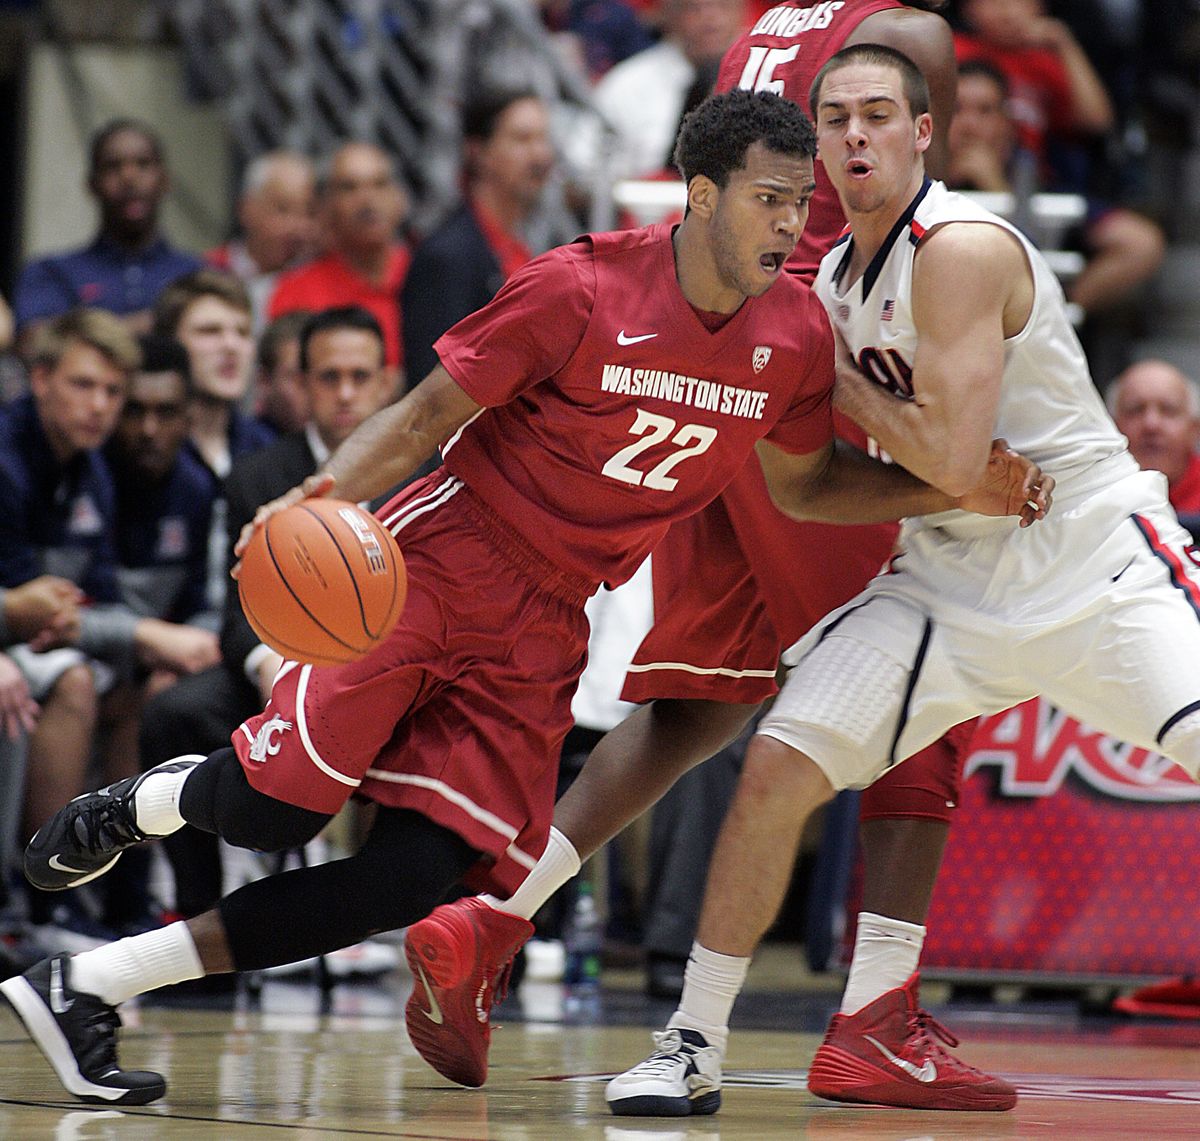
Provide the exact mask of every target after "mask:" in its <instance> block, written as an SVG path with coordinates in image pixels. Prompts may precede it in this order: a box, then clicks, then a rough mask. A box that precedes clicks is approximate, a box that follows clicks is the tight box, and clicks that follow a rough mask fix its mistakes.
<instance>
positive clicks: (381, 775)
mask: <svg viewBox="0 0 1200 1141" xmlns="http://www.w3.org/2000/svg"><path fill="white" fill-rule="evenodd" d="M367 776H369V777H374V779H375V780H381V781H387V782H388V783H390V784H411V785H414V786H415V787H417V788H426V789H429V791H430V792H436V793H437V794H438V796H440V797H442V798H443V799H445V800H448V801H449V802H450V803H451V804H453V805H454V806H455V808H460V809H462V811H463V812H465V813H466V814H467V815H468V816H470V817H471V819H472V820H477V821H478V822H479V823H480V824H482V825H483V826H484V827H485V828H490V829H491V830H492V831H493V832H495V833H497V834H498V835H500V836H503V837H504V838H505V839H506V840H508V841H509V845H508V855H509V856H510V857H511V858H512V859H513V860H515V861H516V862H517V863H518V864H520V865H521V866H522V867H525V868H532V867H533V866H534V864H536V863H537V858H536V857H534V856H531V855H530V854H529V853H528V852H525V851H522V849H520V848H518V847H517V846H516V844H514V843H513V842H512V841H514V840H516V838H517V836H518V832H517V829H516V828H514V827H513V826H512V825H511V824H508V823H506V822H505V821H503V820H501V819H500V817H499V816H497V815H496V814H495V813H494V812H489V811H488V810H487V809H486V808H481V807H480V806H479V805H478V804H476V803H475V802H474V801H473V800H472V799H471V798H470V797H468V796H464V795H463V794H462V793H461V792H459V791H458V790H457V789H455V788H451V787H450V786H449V785H448V784H446V783H445V782H444V781H440V780H434V779H433V777H426V776H420V775H419V774H418V773H394V772H389V771H388V770H386V769H367Z"/></svg>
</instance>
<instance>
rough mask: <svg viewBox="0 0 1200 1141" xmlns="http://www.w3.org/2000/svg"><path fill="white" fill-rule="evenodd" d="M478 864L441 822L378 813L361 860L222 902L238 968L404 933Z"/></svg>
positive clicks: (250, 887)
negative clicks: (399, 931) (382, 934)
mask: <svg viewBox="0 0 1200 1141" xmlns="http://www.w3.org/2000/svg"><path fill="white" fill-rule="evenodd" d="M478 859H479V853H478V852H477V851H475V850H474V849H473V848H471V847H470V846H469V845H468V844H467V843H466V841H465V840H463V839H462V838H461V837H460V836H457V835H456V834H455V833H453V832H451V831H450V830H449V829H447V828H443V827H442V826H441V825H440V824H435V823H433V821H431V820H429V819H428V818H426V817H424V816H421V815H420V814H419V813H416V812H409V811H407V810H403V809H398V808H383V807H381V808H380V809H379V811H378V813H377V815H376V817H375V823H374V825H373V826H372V828H371V832H370V834H369V835H368V837H367V840H366V843H365V844H363V846H362V848H361V849H360V850H359V852H358V853H357V855H354V856H350V857H349V858H347V859H344V860H334V861H332V862H331V863H328V864H318V865H316V866H315V867H308V868H298V869H296V870H294V871H289V872H282V873H280V874H279V875H274V876H267V877H266V878H265V879H261V880H257V881H256V882H254V883H250V884H247V885H246V886H245V887H243V888H239V889H238V890H237V891H235V892H233V893H232V894H231V895H228V896H226V897H225V898H224V899H223V900H221V902H220V903H219V904H218V905H217V909H218V911H219V912H220V915H221V920H222V923H223V925H224V927H225V932H226V935H227V937H228V940H229V949H230V951H231V953H232V955H233V963H234V967H235V968H236V969H237V970H239V971H248V970H261V969H263V968H265V967H273V966H278V965H279V964H280V963H291V962H295V961H296V960H297V959H306V958H309V957H310V956H312V955H322V954H328V953H329V952H330V951H336V950H337V949H338V948H340V947H348V946H350V945H352V944H354V943H359V942H361V941H362V940H363V939H366V938H367V937H368V936H370V935H375V934H378V933H379V932H380V931H392V930H395V929H397V928H400V927H407V926H408V925H409V924H410V923H415V922H416V921H417V920H418V919H421V918H423V917H424V916H426V915H428V914H429V912H430V911H432V910H433V909H434V908H435V907H436V906H437V905H438V904H439V903H440V902H441V901H442V900H443V898H444V897H445V896H446V894H447V892H448V891H449V889H450V888H451V887H452V886H453V885H454V883H455V882H456V881H457V880H459V879H460V878H461V877H462V875H463V874H464V873H465V872H466V871H467V869H468V868H470V867H471V865H472V864H474V863H475V861H476V860H478Z"/></svg>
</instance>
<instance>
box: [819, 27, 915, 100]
mask: <svg viewBox="0 0 1200 1141" xmlns="http://www.w3.org/2000/svg"><path fill="white" fill-rule="evenodd" d="M852 64H874V65H876V66H879V67H890V68H893V69H894V70H896V71H898V72H899V73H900V81H901V85H902V86H903V88H904V98H905V99H906V100H907V102H908V109H909V110H910V111H911V112H912V117H913V118H914V119H915V118H916V117H917V116H918V115H928V114H929V84H928V83H926V82H925V76H923V75H922V74H921V69H920V68H919V67H917V65H916V64H915V63H913V61H912V60H911V59H909V58H908V56H906V55H905V54H904V53H903V52H898V51H896V49H895V48H889V47H885V46H884V45H883V44H852V45H851V46H850V47H848V48H842V50H841V51H840V52H837V53H836V54H835V55H831V56H830V57H829V58H828V59H827V60H826V61H825V64H824V66H823V67H822V68H821V70H820V71H818V72H817V75H816V78H815V79H814V80H813V81H812V87H810V88H809V90H808V105H809V107H810V108H811V109H812V113H813V115H814V116H815V115H816V114H817V110H818V107H819V106H820V102H821V85H822V84H823V83H824V82H825V76H827V75H828V74H829V73H830V72H831V71H838V70H839V69H840V68H843V67H849V66H851V65H852Z"/></svg>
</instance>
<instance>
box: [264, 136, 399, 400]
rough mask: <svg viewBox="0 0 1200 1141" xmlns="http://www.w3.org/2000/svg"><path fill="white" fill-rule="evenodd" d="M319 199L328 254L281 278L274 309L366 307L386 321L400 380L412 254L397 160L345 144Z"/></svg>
mask: <svg viewBox="0 0 1200 1141" xmlns="http://www.w3.org/2000/svg"><path fill="white" fill-rule="evenodd" d="M317 203H318V219H319V221H320V225H321V233H322V237H323V239H324V242H325V248H326V252H325V254H324V255H323V256H322V257H319V258H317V259H316V260H315V261H312V262H309V264H308V265H305V266H301V267H300V268H299V269H294V270H292V271H291V272H289V273H286V274H284V275H283V276H282V277H281V278H280V279H279V283H278V285H277V286H276V287H275V292H274V294H273V295H272V297H271V301H270V304H269V306H268V310H267V311H268V314H269V316H271V317H278V316H280V315H281V314H283V313H288V312H290V311H291V310H293V309H308V310H311V311H313V312H318V311H319V310H322V309H329V308H331V307H333V306H341V305H361V306H362V307H363V308H364V309H366V310H367V311H368V312H370V313H373V314H374V315H375V319H376V320H377V321H378V322H379V324H380V325H381V326H382V328H383V332H384V337H385V339H386V344H387V363H388V366H389V367H390V368H392V369H395V370H396V376H397V379H399V377H400V376H401V375H402V373H401V370H402V369H403V364H404V362H403V355H402V348H401V334H400V327H401V326H400V290H401V288H402V287H403V285H404V276H405V274H406V273H407V272H408V263H409V251H408V247H407V246H406V245H405V244H404V243H403V242H402V241H400V240H399V238H398V231H399V228H400V224H401V223H402V222H403V221H404V217H405V215H406V214H407V213H408V197H407V195H406V194H405V192H404V188H403V187H402V186H401V185H400V181H399V179H398V178H397V177H396V171H395V168H394V166H393V164H392V160H391V159H390V158H389V157H388V155H387V154H385V153H384V152H383V151H382V150H381V149H380V148H379V147H377V146H374V145H373V144H371V143H346V144H345V145H344V146H342V147H339V148H338V149H337V150H336V151H335V152H334V153H333V155H332V156H331V157H330V158H329V160H328V163H327V165H325V166H324V167H323V169H322V170H321V171H320V173H319V177H318V185H317ZM418 379H419V378H418Z"/></svg>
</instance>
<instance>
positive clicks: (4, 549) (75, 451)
mask: <svg viewBox="0 0 1200 1141" xmlns="http://www.w3.org/2000/svg"><path fill="white" fill-rule="evenodd" d="M137 364H138V348H137V344H136V342H135V341H134V339H133V337H132V336H131V334H130V333H129V331H128V330H127V328H126V327H125V326H124V325H123V324H122V323H121V321H119V320H118V319H117V318H116V317H114V316H113V315H112V314H109V313H105V312H103V311H99V310H75V311H73V312H71V313H68V314H65V315H63V316H62V317H59V318H56V319H54V320H53V321H51V322H49V323H48V324H47V325H46V326H45V327H44V328H43V329H42V330H41V331H40V333H39V335H38V340H37V342H36V343H35V346H34V355H33V360H32V365H31V371H30V390H31V391H30V394H29V395H28V396H27V397H24V398H22V399H20V400H18V401H16V402H15V403H14V404H12V405H10V406H9V407H7V408H5V409H4V410H3V411H2V412H0V585H3V586H4V587H6V588H10V589H11V588H13V587H19V586H21V585H22V584H24V583H27V582H29V581H30V580H31V579H34V578H36V577H38V576H39V575H43V574H55V575H59V576H61V577H62V578H65V579H68V580H70V581H71V582H73V583H74V584H75V585H76V586H77V587H78V588H79V589H80V590H81V591H82V593H83V594H84V595H85V596H86V598H87V600H88V601H89V602H90V603H91V605H89V606H87V607H85V608H81V609H80V610H79V611H78V614H77V616H76V620H73V621H70V622H68V623H66V624H65V625H64V626H63V627H62V628H61V629H60V630H59V631H58V632H57V634H56V635H55V637H54V638H53V639H52V640H51V641H47V640H42V641H35V642H33V643H30V644H25V645H19V646H14V647H12V649H11V651H10V653H11V656H12V657H13V658H14V660H16V661H17V662H18V664H19V665H20V666H21V668H22V670H23V671H24V673H25V676H26V679H27V680H28V682H29V686H30V691H31V694H32V696H33V698H34V699H35V700H37V701H39V702H40V703H41V707H42V708H41V714H40V716H39V718H38V722H37V725H36V727H35V728H34V729H33V731H32V733H31V734H30V738H29V759H28V768H29V779H28V786H27V792H26V804H25V831H26V834H27V835H32V833H33V832H34V831H35V830H36V829H37V828H38V827H39V826H40V825H41V824H42V822H43V821H44V820H45V819H47V818H48V817H49V816H50V815H52V814H53V813H54V812H55V811H57V810H58V809H59V808H61V807H62V806H63V805H64V804H65V803H66V802H67V801H68V800H70V799H71V798H72V797H74V796H77V795H78V794H79V793H80V791H81V790H82V788H83V778H84V772H85V769H86V767H87V763H88V761H89V759H90V757H91V753H92V745H93V738H94V733H95V730H96V726H97V722H98V718H99V716H100V697H101V695H102V694H103V693H104V692H106V691H107V690H109V689H110V688H111V686H112V683H113V681H114V680H115V679H116V678H117V677H118V676H128V675H129V673H130V671H131V670H132V669H133V668H134V666H135V665H140V666H142V667H145V668H148V669H154V668H158V667H162V668H167V669H173V670H176V671H179V672H188V671H191V670H195V669H200V668H203V667H204V666H205V665H207V664H209V662H210V660H211V659H212V657H213V656H214V648H213V641H212V636H211V634H209V633H207V632H205V631H198V630H193V629H191V628H189V627H183V626H178V625H175V624H173V623H169V622H164V621H162V620H160V619H158V618H147V617H143V616H140V615H138V614H136V613H135V612H134V611H133V610H131V609H130V608H129V607H128V606H127V605H125V603H124V602H123V600H122V598H121V592H120V587H119V584H118V580H117V571H116V556H115V546H114V536H115V501H114V492H113V483H112V476H111V473H110V471H109V468H108V465H107V464H106V463H105V461H104V458H103V456H102V455H101V453H100V450H99V449H100V448H101V447H102V445H103V444H104V443H105V441H106V440H107V439H108V437H109V435H110V434H111V433H112V431H113V428H114V427H115V425H116V422H117V418H118V416H119V414H120V411H121V406H122V404H123V402H124V400H125V397H126V393H127V388H128V384H129V378H130V376H131V374H132V372H133V371H134V369H135V368H136V367H137ZM52 647H57V648H52ZM63 902H64V908H63V910H64V912H65V914H64V915H61V916H55V915H54V914H53V913H54V912H55V911H56V910H57V909H56V908H54V907H52V906H51V904H50V901H49V900H48V899H47V898H46V897H45V896H44V895H42V893H37V892H34V893H33V895H32V897H31V907H30V913H31V919H32V920H33V921H34V923H35V924H39V925H43V926H44V925H47V924H51V920H52V919H53V920H54V924H53V925H52V926H53V927H54V929H53V930H52V931H50V932H47V936H48V937H49V938H52V939H57V940H61V939H63V938H69V934H68V933H65V932H64V931H62V930H59V929H58V928H59V927H60V926H65V927H67V928H69V929H71V930H78V928H79V926H81V925H82V924H81V922H80V921H81V919H82V917H81V916H80V915H79V914H78V912H77V911H75V913H72V907H71V902H70V901H69V900H64V901H63Z"/></svg>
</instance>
